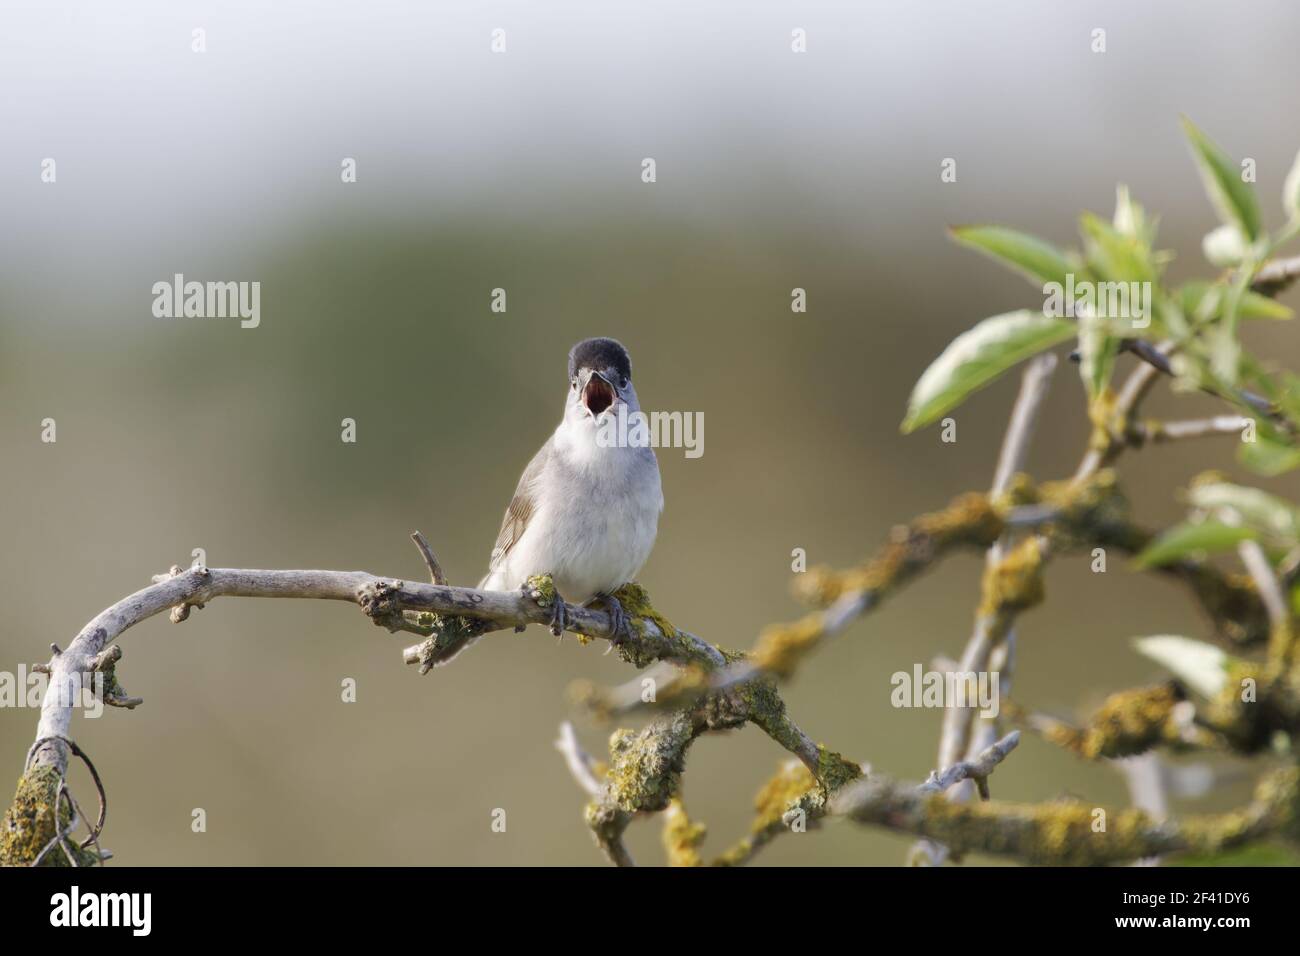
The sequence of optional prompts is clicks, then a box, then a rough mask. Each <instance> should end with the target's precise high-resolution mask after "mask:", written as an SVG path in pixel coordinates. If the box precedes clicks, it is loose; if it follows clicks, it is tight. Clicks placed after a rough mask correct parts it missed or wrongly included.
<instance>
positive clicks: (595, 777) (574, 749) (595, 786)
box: [555, 720, 603, 797]
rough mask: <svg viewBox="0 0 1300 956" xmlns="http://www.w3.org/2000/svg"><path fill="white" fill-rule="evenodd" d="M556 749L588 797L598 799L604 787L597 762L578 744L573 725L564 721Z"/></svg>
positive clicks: (556, 742)
mask: <svg viewBox="0 0 1300 956" xmlns="http://www.w3.org/2000/svg"><path fill="white" fill-rule="evenodd" d="M555 749H556V750H558V751H559V752H560V753H561V754H563V755H564V763H565V765H566V766H568V768H569V773H571V774H573V779H574V780H576V781H577V782H578V786H579V787H581V788H582V789H583V790H584V791H585V792H586V793H587V795H588V796H592V797H598V796H600V791H601V789H602V787H603V785H602V784H601V782H600V774H598V773H597V772H596V761H595V760H593V759H592V757H591V755H590V754H589V753H587V751H585V750H583V749H582V744H580V743H578V735H577V734H576V733H574V731H573V724H572V723H570V722H569V721H567V720H566V721H564V723H562V724H560V736H559V737H558V738H557V739H556V741H555Z"/></svg>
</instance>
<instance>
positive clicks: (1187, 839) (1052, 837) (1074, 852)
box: [831, 767, 1300, 866]
mask: <svg viewBox="0 0 1300 956" xmlns="http://www.w3.org/2000/svg"><path fill="white" fill-rule="evenodd" d="M831 812H832V813H834V814H837V815H841V816H844V817H847V818H848V819H850V820H853V821H855V822H857V823H863V824H869V825H872V826H882V827H886V828H888V829H890V830H894V831H897V832H900V833H910V834H913V835H916V836H922V837H927V838H929V839H932V840H935V841H937V842H939V843H942V844H944V845H945V846H947V847H949V848H950V849H951V850H952V852H953V854H954V855H956V856H962V855H965V854H967V853H990V854H994V855H998V856H1006V857H1010V858H1013V859H1016V860H1019V861H1020V862H1023V863H1031V864H1046V865H1054V866H1102V865H1107V864H1114V863H1128V862H1131V861H1133V860H1140V859H1143V858H1145V857H1151V856H1163V855H1165V854H1170V853H1179V852H1187V851H1190V852H1196V853H1220V852H1222V851H1224V850H1227V849H1231V848H1232V847H1237V846H1242V845H1245V844H1248V843H1251V842H1253V841H1255V840H1258V839H1262V838H1264V837H1270V836H1277V837H1282V838H1284V839H1288V840H1290V841H1292V842H1294V841H1296V840H1298V839H1300V769H1296V768H1294V767H1292V768H1288V769H1285V770H1279V771H1275V772H1273V773H1270V774H1268V775H1267V776H1265V777H1264V778H1263V780H1261V781H1260V783H1259V785H1258V787H1257V788H1256V791H1255V797H1254V799H1253V800H1252V801H1251V802H1250V803H1249V804H1247V805H1246V806H1244V807H1242V808H1240V809H1238V810H1235V811H1232V812H1229V813H1219V814H1208V815H1203V816H1189V817H1185V818H1182V819H1170V820H1164V821H1158V820H1154V819H1152V818H1151V817H1150V816H1148V815H1147V814H1146V813H1144V812H1143V811H1141V810H1138V809H1129V810H1108V809H1106V808H1104V807H1097V806H1092V805H1090V804H1088V803H1085V802H1082V801H1079V800H1061V801H1056V802H1051V803H1037V804H1021V803H1007V802H1001V801H996V800H990V801H987V802H977V803H961V804H956V803H951V802H949V801H947V800H944V799H943V798H942V796H940V795H939V794H933V793H924V792H921V791H920V790H919V788H918V787H916V786H915V785H908V784H900V783H897V782H895V781H892V780H889V779H887V778H884V777H878V776H874V775H873V776H870V777H867V778H866V779H864V780H862V781H860V782H858V783H855V784H852V785H850V786H849V787H846V788H845V789H844V790H843V791H842V792H841V793H839V794H838V795H837V796H836V797H835V798H834V800H832V802H831Z"/></svg>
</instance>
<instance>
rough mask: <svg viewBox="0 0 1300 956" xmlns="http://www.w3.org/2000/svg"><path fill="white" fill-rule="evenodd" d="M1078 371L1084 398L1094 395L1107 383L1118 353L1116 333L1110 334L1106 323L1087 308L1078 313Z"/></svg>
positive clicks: (1098, 393) (1094, 396)
mask: <svg viewBox="0 0 1300 956" xmlns="http://www.w3.org/2000/svg"><path fill="white" fill-rule="evenodd" d="M1078 322H1079V375H1080V376H1082V378H1083V384H1084V387H1085V388H1086V389H1087V390H1088V398H1089V399H1090V400H1092V399H1095V398H1096V397H1097V396H1098V395H1100V394H1101V393H1102V392H1103V391H1104V390H1105V388H1106V386H1107V385H1109V384H1110V376H1111V373H1112V372H1113V371H1114V369H1115V358H1116V356H1118V355H1119V341H1120V340H1119V337H1118V336H1115V335H1111V334H1110V331H1111V329H1110V323H1109V322H1108V321H1107V320H1106V319H1103V318H1099V317H1097V316H1095V315H1093V313H1092V312H1091V310H1088V311H1085V312H1084V314H1083V315H1080V316H1079V319H1078Z"/></svg>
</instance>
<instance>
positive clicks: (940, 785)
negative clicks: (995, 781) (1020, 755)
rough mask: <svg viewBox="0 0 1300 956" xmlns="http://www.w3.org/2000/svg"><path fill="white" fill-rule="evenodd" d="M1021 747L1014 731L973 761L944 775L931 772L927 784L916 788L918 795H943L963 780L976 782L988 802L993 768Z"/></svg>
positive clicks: (961, 764)
mask: <svg viewBox="0 0 1300 956" xmlns="http://www.w3.org/2000/svg"><path fill="white" fill-rule="evenodd" d="M1019 745H1020V731H1018V730H1013V731H1011V733H1009V734H1007V735H1006V736H1005V737H1003V738H1002V739H1001V740H999V741H998V742H997V743H995V744H993V745H992V746H990V747H986V748H985V749H984V750H982V751H981V752H980V753H979V754H977V755H976V756H975V758H974V759H973V760H963V761H961V762H960V763H955V764H953V765H952V766H951V767H948V768H947V769H946V770H944V771H943V772H942V773H941V772H939V771H936V770H932V771H930V776H929V777H928V778H926V781H925V783H923V784H921V785H920V786H919V787H917V788H916V791H917V793H943V792H944V791H945V790H947V789H948V788H949V787H951V786H953V785H954V784H958V783H961V782H962V781H963V780H974V781H975V782H976V783H977V784H978V785H979V787H980V795H981V796H982V797H983V798H984V799H985V800H987V799H988V791H987V789H986V786H985V783H984V781H985V780H987V779H988V776H989V774H991V773H992V772H993V768H994V767H996V766H997V765H998V764H1000V763H1001V762H1002V761H1004V760H1006V759H1007V754H1009V753H1011V751H1013V750H1015V749H1016V747H1018V746H1019Z"/></svg>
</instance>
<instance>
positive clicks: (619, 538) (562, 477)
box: [506, 425, 663, 604]
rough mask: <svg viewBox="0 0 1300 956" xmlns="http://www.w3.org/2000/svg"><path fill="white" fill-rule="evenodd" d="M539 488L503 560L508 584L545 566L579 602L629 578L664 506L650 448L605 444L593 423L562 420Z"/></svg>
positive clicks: (560, 588) (566, 593)
mask: <svg viewBox="0 0 1300 956" xmlns="http://www.w3.org/2000/svg"><path fill="white" fill-rule="evenodd" d="M554 452H555V453H554V456H553V457H552V458H551V460H550V462H549V463H548V467H547V468H546V470H545V472H544V474H543V475H542V476H541V479H540V482H539V487H538V488H537V504H538V511H537V512H536V513H535V514H534V516H533V519H532V520H531V521H530V522H529V526H528V529H527V531H525V533H524V535H523V536H522V537H521V538H520V540H519V543H518V544H517V545H516V546H515V548H514V549H513V550H512V552H511V554H510V555H509V557H508V559H507V562H506V563H507V565H508V571H507V572H506V577H507V580H509V581H512V582H513V583H512V584H510V585H509V586H511V587H518V586H519V585H520V584H522V583H523V581H524V579H525V578H527V577H529V576H531V575H534V574H545V573H548V572H549V573H550V574H552V575H553V576H554V580H555V586H556V589H557V590H558V591H559V592H560V594H561V595H562V596H563V597H564V599H565V600H567V601H569V602H571V603H576V604H582V603H585V602H587V601H588V600H590V599H591V598H592V597H593V596H595V595H596V594H598V593H609V592H611V591H613V590H615V589H617V588H618V587H619V586H621V585H623V584H626V583H627V582H628V581H631V580H632V579H633V578H634V577H635V576H636V574H637V572H639V571H640V570H641V566H642V565H643V564H645V561H646V559H647V558H648V557H649V556H650V551H651V549H652V548H653V547H654V541H655V535H656V533H657V531H658V527H659V513H660V512H661V511H662V510H663V493H662V490H661V488H660V483H659V465H658V462H657V461H656V460H655V456H654V452H653V450H651V449H650V448H605V447H600V446H599V445H597V444H596V443H595V441H594V433H593V432H592V431H591V430H590V429H583V430H578V429H576V428H574V427H572V426H568V425H561V426H560V428H559V429H558V430H557V431H556V435H555V447H554Z"/></svg>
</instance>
